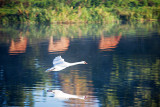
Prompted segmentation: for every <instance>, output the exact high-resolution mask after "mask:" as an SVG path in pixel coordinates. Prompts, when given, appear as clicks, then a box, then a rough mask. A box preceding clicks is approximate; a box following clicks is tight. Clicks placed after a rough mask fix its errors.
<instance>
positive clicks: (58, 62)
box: [45, 56, 87, 72]
mask: <svg viewBox="0 0 160 107" xmlns="http://www.w3.org/2000/svg"><path fill="white" fill-rule="evenodd" d="M78 64H87V63H86V62H85V61H80V62H74V63H68V62H66V61H64V59H63V58H62V57H61V56H57V57H55V58H54V59H53V67H51V68H49V69H47V70H46V71H45V72H50V71H60V70H63V69H65V68H67V67H69V66H73V65H78Z"/></svg>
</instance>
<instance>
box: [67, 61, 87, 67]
mask: <svg viewBox="0 0 160 107" xmlns="http://www.w3.org/2000/svg"><path fill="white" fill-rule="evenodd" d="M78 64H84V62H83V61H81V62H74V63H69V66H73V65H78Z"/></svg>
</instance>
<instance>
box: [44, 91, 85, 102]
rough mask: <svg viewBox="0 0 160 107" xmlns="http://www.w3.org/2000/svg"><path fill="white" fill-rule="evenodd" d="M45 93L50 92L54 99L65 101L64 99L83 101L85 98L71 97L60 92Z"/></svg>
mask: <svg viewBox="0 0 160 107" xmlns="http://www.w3.org/2000/svg"><path fill="white" fill-rule="evenodd" d="M47 92H52V93H53V94H54V98H56V99H60V100H65V99H81V100H85V98H86V96H78V95H72V94H67V93H64V92H62V91H61V90H48V91H47Z"/></svg>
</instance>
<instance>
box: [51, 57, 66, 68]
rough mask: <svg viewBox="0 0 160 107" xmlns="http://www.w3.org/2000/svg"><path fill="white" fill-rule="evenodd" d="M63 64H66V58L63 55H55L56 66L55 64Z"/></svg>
mask: <svg viewBox="0 0 160 107" xmlns="http://www.w3.org/2000/svg"><path fill="white" fill-rule="evenodd" d="M61 64H62V65H63V64H65V61H64V59H63V58H62V57H61V56H57V57H55V58H54V59H53V65H54V66H55V65H61Z"/></svg>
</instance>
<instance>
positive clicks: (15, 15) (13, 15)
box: [0, 0, 160, 24]
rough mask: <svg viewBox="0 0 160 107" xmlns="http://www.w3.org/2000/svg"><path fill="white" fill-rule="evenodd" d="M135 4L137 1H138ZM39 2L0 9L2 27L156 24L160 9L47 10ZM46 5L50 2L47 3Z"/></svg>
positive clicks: (66, 7) (60, 6)
mask: <svg viewBox="0 0 160 107" xmlns="http://www.w3.org/2000/svg"><path fill="white" fill-rule="evenodd" d="M135 1H136V0H135ZM44 3H45V2H43V3H42V4H41V3H39V5H38V4H36V2H31V1H28V2H18V3H16V2H14V3H13V4H12V6H7V4H6V5H4V6H1V8H0V23H1V24H8V23H41V24H42V23H43V24H44V23H45V24H51V23H67V24H68V23H112V22H120V21H122V20H123V21H135V20H138V21H146V20H147V21H157V20H159V19H160V6H159V4H158V5H157V6H155V5H153V6H148V5H144V6H139V5H137V6H128V5H127V6H121V5H119V6H117V5H112V6H107V5H102V4H99V5H98V6H95V5H94V6H82V5H81V6H76V5H66V4H65V3H59V4H58V5H56V6H55V5H49V4H46V6H44ZM46 3H47V2H46Z"/></svg>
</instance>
